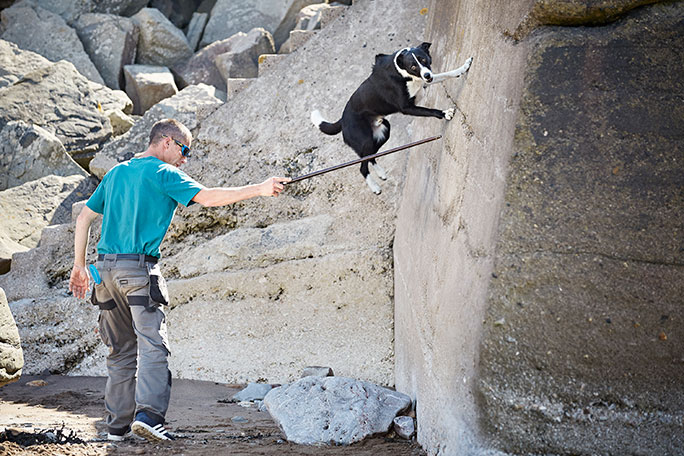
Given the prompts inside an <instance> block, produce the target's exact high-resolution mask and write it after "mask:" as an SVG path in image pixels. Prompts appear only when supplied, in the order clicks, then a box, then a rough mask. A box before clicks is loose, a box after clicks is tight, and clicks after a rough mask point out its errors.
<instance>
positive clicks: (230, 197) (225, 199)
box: [192, 177, 290, 207]
mask: <svg viewBox="0 0 684 456" xmlns="http://www.w3.org/2000/svg"><path fill="white" fill-rule="evenodd" d="M289 180H290V179H289V178H287V177H271V178H269V179H266V180H265V181H264V182H262V183H260V184H252V185H245V186H244V187H215V188H204V189H202V190H200V191H199V192H197V194H196V195H195V197H194V198H193V199H192V200H193V201H194V202H196V203H199V204H201V205H202V206H207V207H214V206H226V205H228V204H233V203H237V202H238V201H242V200H246V199H250V198H254V197H257V196H278V195H279V194H280V192H282V191H283V188H285V185H284V184H283V182H288V181H289Z"/></svg>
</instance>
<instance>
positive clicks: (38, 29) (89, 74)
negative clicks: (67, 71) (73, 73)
mask: <svg viewBox="0 0 684 456" xmlns="http://www.w3.org/2000/svg"><path fill="white" fill-rule="evenodd" d="M0 19H1V24H0V29H1V30H2V35H0V37H1V38H2V39H3V40H7V41H12V42H13V43H16V44H17V46H19V47H20V48H22V49H24V50H28V51H33V52H36V53H38V54H40V55H42V56H43V57H45V58H47V59H48V60H51V61H54V62H56V61H58V60H67V61H69V62H71V63H73V64H74V66H75V67H76V69H77V70H78V72H79V73H81V74H82V75H83V76H85V77H86V78H88V79H90V80H91V81H94V82H97V83H99V84H104V81H103V80H102V77H101V76H100V73H99V72H98V71H97V68H95V65H93V62H92V61H91V60H90V57H88V54H87V53H86V51H85V50H84V49H83V44H82V43H81V40H80V39H79V38H78V35H77V34H76V31H75V30H74V29H72V28H71V27H69V25H67V23H66V22H65V21H64V19H63V18H62V17H61V16H59V15H57V14H55V13H53V12H51V11H48V10H46V9H43V8H41V7H40V6H36V5H33V4H32V3H31V2H29V1H22V2H19V3H17V4H15V5H13V6H11V7H10V8H7V9H4V10H2V12H1V13H0Z"/></svg>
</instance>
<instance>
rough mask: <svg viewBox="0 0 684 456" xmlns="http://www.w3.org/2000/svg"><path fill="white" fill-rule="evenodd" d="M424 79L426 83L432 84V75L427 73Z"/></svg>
mask: <svg viewBox="0 0 684 456" xmlns="http://www.w3.org/2000/svg"><path fill="white" fill-rule="evenodd" d="M424 77H425V80H426V81H427V82H432V73H430V72H427V73H425V76H424Z"/></svg>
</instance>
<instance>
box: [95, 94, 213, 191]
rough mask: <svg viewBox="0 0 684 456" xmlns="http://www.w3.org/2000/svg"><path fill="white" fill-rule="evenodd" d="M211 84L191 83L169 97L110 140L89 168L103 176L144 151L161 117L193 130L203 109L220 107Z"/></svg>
mask: <svg viewBox="0 0 684 456" xmlns="http://www.w3.org/2000/svg"><path fill="white" fill-rule="evenodd" d="M215 94H216V90H215V89H214V87H212V86H208V85H205V84H200V85H197V86H188V87H186V88H185V89H183V90H181V91H180V92H178V93H177V94H176V95H174V96H172V97H170V98H166V99H164V100H162V101H160V102H159V103H157V104H156V105H154V106H153V107H152V108H150V109H149V110H147V112H145V115H144V116H143V117H142V118H141V119H140V120H138V121H137V122H136V124H135V125H134V126H133V127H132V128H131V129H130V130H129V131H128V132H127V133H126V134H124V135H122V136H121V137H119V138H117V139H115V140H114V141H111V142H109V143H107V144H106V145H105V146H104V147H103V148H102V150H101V151H99V152H98V153H97V154H96V155H95V158H93V160H92V161H91V162H90V171H91V172H92V173H93V174H94V175H95V176H97V177H99V178H100V179H101V178H102V177H103V176H104V175H105V173H106V172H107V171H109V170H110V169H111V168H112V167H113V166H115V165H116V164H117V163H120V162H122V161H125V160H128V159H130V158H131V157H133V155H134V154H136V153H139V152H144V151H145V150H146V149H147V146H148V145H149V139H150V129H151V128H152V125H153V124H154V123H155V122H157V121H158V120H161V119H165V118H169V117H172V118H175V119H178V120H179V121H181V122H182V123H183V124H184V125H185V126H187V127H188V128H190V129H191V130H195V129H196V128H197V126H198V125H199V117H198V114H201V111H202V109H206V108H208V109H211V108H214V109H215V108H217V107H218V106H220V105H221V104H222V101H221V100H220V99H218V98H216V96H215Z"/></svg>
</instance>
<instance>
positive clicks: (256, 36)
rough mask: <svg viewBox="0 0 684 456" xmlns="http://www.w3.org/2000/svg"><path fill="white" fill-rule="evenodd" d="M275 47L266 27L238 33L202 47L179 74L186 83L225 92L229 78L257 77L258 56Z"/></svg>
mask: <svg viewBox="0 0 684 456" xmlns="http://www.w3.org/2000/svg"><path fill="white" fill-rule="evenodd" d="M274 46H275V45H274V43H273V37H272V36H271V34H270V33H269V32H267V31H266V30H264V29H263V28H254V29H252V30H250V31H249V33H242V32H239V33H236V34H235V35H233V36H231V37H230V38H228V39H225V40H222V41H217V42H214V43H212V44H210V45H208V46H207V47H205V48H203V49H202V50H201V51H199V52H198V53H197V54H196V55H195V56H194V57H193V58H192V59H190V60H189V61H188V62H187V63H186V64H185V65H183V66H181V67H180V68H178V71H177V72H178V74H179V76H180V77H181V78H183V80H185V81H187V83H192V82H194V83H197V82H205V83H207V84H212V85H214V86H215V87H217V88H220V89H224V88H225V87H226V80H227V79H229V78H255V77H256V76H257V74H258V58H259V55H261V54H266V53H272V52H274V49H275V47H274Z"/></svg>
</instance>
